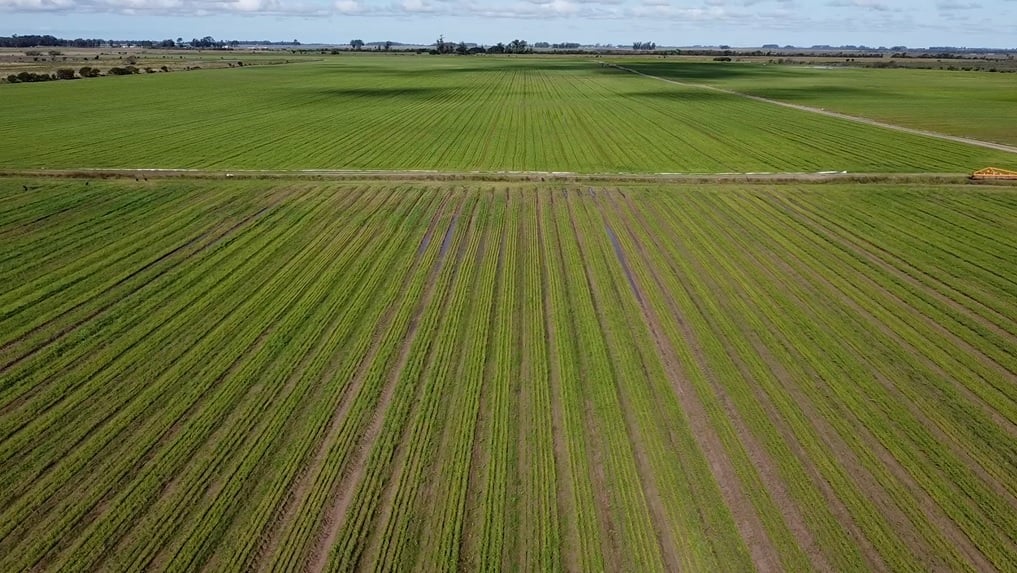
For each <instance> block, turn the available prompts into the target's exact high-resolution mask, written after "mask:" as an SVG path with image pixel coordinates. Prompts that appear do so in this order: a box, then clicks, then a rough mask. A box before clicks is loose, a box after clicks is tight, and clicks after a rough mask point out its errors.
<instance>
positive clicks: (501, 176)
mask: <svg viewBox="0 0 1017 573" xmlns="http://www.w3.org/2000/svg"><path fill="white" fill-rule="evenodd" d="M633 73H638V72H633ZM644 75H645V74H644ZM648 77H654V78H655V76H648ZM656 79H660V80H661V81H668V82H670V81H671V80H665V79H663V78H656ZM673 83H674V82H673ZM679 85H688V86H692V87H702V88H706V89H719V88H710V87H709V86H695V85H694V84H679ZM739 95H744V94H739ZM744 97H755V96H744ZM772 103H775V104H779V105H787V104H783V103H781V102H777V101H773V102H772ZM831 113H832V112H831ZM844 117H846V118H848V119H854V120H859V118H851V117H850V116H844ZM886 127H890V128H893V129H898V128H897V127H893V126H890V125H888V124H887V125H886ZM899 129H909V128H899ZM1012 152H1013V153H1017V148H1012ZM970 175H971V174H970V173H946V172H944V173H936V172H912V173H875V172H873V173H863V172H848V171H782V172H778V171H745V172H713V173H710V172H620V171H619V172H579V171H516V170H469V171H454V170H414V169H341V168H337V169H290V170H285V169H281V170H267V169H266V170H262V169H242V170H225V169H151V168H108V169H107V168H101V169H93V168H68V169H8V168H2V167H0V179H3V178H7V179H83V180H86V181H87V180H91V179H95V180H130V179H134V180H136V181H139V182H143V184H148V183H151V182H153V181H157V180H225V181H252V180H257V181H271V180H309V181H343V182H363V181H398V182H406V181H412V182H452V181H455V182H462V181H467V182H521V183H522V182H526V183H548V182H549V183H562V182H565V183H578V182H582V183H598V182H600V183H685V184H697V183H702V184H722V183H727V184H745V183H766V184H800V183H900V184H905V183H925V184H967V183H970V179H969V177H970ZM979 184H981V185H995V186H1013V185H1014V184H1013V182H1012V181H1011V182H1007V181H993V182H979ZM26 187H28V188H29V190H30V191H31V190H32V187H31V186H30V185H26Z"/></svg>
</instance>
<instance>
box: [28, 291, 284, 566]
mask: <svg viewBox="0 0 1017 573" xmlns="http://www.w3.org/2000/svg"><path fill="white" fill-rule="evenodd" d="M272 276H273V277H274V276H276V275H275V274H273V275H272ZM265 280H266V281H267V280H269V279H265ZM236 308H239V307H238V306H236V307H234V308H233V309H232V310H231V311H230V312H231V313H232V312H234V311H235V310H236ZM273 329H274V325H269V326H266V327H265V329H263V330H262V331H261V333H260V335H259V336H258V337H256V338H255V340H254V342H252V343H251V345H249V346H248V350H245V351H244V352H242V353H241V354H242V355H243V356H251V355H252V354H251V351H250V349H251V348H252V347H258V348H260V345H263V344H264V342H265V338H267V336H268V335H269V333H270V332H271V331H272V330H273ZM210 332H211V331H209V332H206V333H205V334H204V335H202V338H204V337H207V336H209V333H210ZM255 349H257V348H255ZM228 370H231V367H227V369H226V370H224V371H228ZM226 379H227V378H225V377H223V375H220V376H219V377H218V378H217V382H218V381H222V380H226ZM213 389H215V386H214V385H211V386H208V387H207V388H206V390H205V391H203V392H201V393H200V394H199V395H198V397H197V398H196V401H195V402H194V403H192V404H191V405H190V406H189V407H188V408H187V411H188V412H191V411H194V410H195V409H196V407H197V404H200V403H201V402H202V401H203V400H204V398H205V397H206V396H207V395H208V394H209V392H211V390H213ZM115 413H116V412H111V413H110V414H109V415H108V416H107V417H106V418H104V419H103V420H102V421H100V424H103V423H106V421H107V420H108V419H110V418H112V417H113V416H114V414H115ZM180 420H181V418H179V417H178V418H177V419H176V420H174V422H173V424H172V425H171V426H170V429H169V430H167V431H168V432H175V431H178V430H179V429H180V425H181V423H182V422H180ZM144 421H145V419H144V418H143V417H141V416H140V415H138V416H136V417H135V418H134V419H132V420H131V424H130V425H128V426H126V427H125V428H123V429H121V430H119V431H118V432H117V435H121V434H125V433H127V432H129V431H130V429H131V428H132V427H135V426H137V425H139V424H142V423H144ZM96 427H98V426H96ZM91 431H94V428H93V430H90V432H89V433H88V434H85V435H84V436H82V437H81V438H80V439H79V440H78V443H85V442H86V441H87V440H88V439H90V436H91ZM170 437H172V434H169V435H167V434H166V433H165V432H164V433H163V434H161V435H160V437H159V438H157V440H156V441H155V442H154V443H156V444H158V443H172V441H171V440H170V439H169V438H170ZM112 439H115V438H111V440H112ZM154 447H155V446H151V447H150V448H149V449H147V450H146V452H144V454H143V459H147V460H148V461H150V460H151V459H153V458H154V455H155V452H156V450H155V449H153V448H154ZM141 468H142V466H141V465H140V464H135V465H134V466H132V467H130V468H126V469H125V470H124V472H125V473H124V474H122V475H121V478H122V479H120V483H127V482H126V478H124V476H128V477H130V476H134V475H137V473H138V472H139V471H140V470H141ZM173 479H174V480H175V479H176V477H174V478H173ZM65 487H69V486H65ZM161 487H162V490H165V489H166V487H167V486H166V484H163V485H162V486H161ZM116 493H118V490H116V489H115V488H114V489H111V490H109V491H108V492H106V493H105V494H104V495H103V497H102V498H101V499H99V500H98V501H96V502H95V507H93V509H96V508H98V509H100V510H104V509H105V507H106V506H108V504H109V503H110V502H109V500H108V498H109V497H110V496H112V495H115V494H116ZM56 495H57V494H56V493H54V494H52V495H51V496H50V498H49V499H53V498H55V496H56ZM47 503H50V502H49V500H47ZM53 503H56V502H53ZM86 525H87V524H86ZM48 557H52V555H48V556H47V558H48Z"/></svg>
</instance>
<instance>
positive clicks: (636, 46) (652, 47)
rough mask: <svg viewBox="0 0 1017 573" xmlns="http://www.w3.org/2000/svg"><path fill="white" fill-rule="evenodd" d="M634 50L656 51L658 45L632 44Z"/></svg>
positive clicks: (653, 43)
mask: <svg viewBox="0 0 1017 573" xmlns="http://www.w3.org/2000/svg"><path fill="white" fill-rule="evenodd" d="M632 49H633V50H636V51H640V50H656V49H657V44H656V43H655V42H632Z"/></svg>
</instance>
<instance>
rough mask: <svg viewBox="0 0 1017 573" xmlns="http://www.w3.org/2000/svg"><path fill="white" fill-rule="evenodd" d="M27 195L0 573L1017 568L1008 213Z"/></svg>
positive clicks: (695, 191) (356, 196)
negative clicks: (30, 572) (16, 572)
mask: <svg viewBox="0 0 1017 573" xmlns="http://www.w3.org/2000/svg"><path fill="white" fill-rule="evenodd" d="M562 66H563V69H562V70H561V73H563V74H564V75H565V76H566V77H567V78H569V79H570V81H575V82H577V83H579V84H582V83H583V82H593V84H596V83H597V80H595V79H591V78H588V77H586V76H585V72H584V71H583V70H582V69H581V68H580V69H573V68H567V67H565V66H564V64H562ZM506 68H507V69H504V70H500V71H499V73H501V74H503V75H505V76H506V77H504V78H502V79H503V80H504V81H505V82H507V85H509V86H511V91H510V93H539V92H540V90H545V91H553V90H556V89H558V88H559V86H558V84H556V83H549V80H548V78H549V77H550V76H548V75H547V74H543V73H542V71H536V72H535V71H532V70H531V71H529V72H527V73H519V70H518V69H516V68H514V67H513V66H511V65H507V66H506ZM463 73H464V74H466V75H467V76H470V75H471V74H473V79H472V80H471V81H473V80H476V81H478V82H479V85H478V86H475V88H476V89H481V90H483V89H484V88H485V87H486V85H485V84H483V82H480V81H479V79H478V78H481V77H483V74H480V75H477V73H479V72H463ZM392 81H395V80H392ZM464 81H465V80H464ZM604 81H615V80H613V79H612V80H604ZM593 87H594V88H595V85H594V86H593ZM591 89H593V88H591ZM618 89H622V88H620V87H619V88H618ZM485 93H486V92H485ZM417 95H418V96H419V97H422V98H431V97H432V94H426V93H421V94H417ZM488 95H489V96H490V97H500V94H497V93H494V92H492V93H488ZM349 97H351V98H352V99H353V100H354V101H355V102H358V103H359V104H364V103H365V102H364V101H362V100H369V99H370V97H367V96H366V95H364V94H350V95H349ZM382 97H395V96H382ZM553 97H554V98H577V99H579V100H583V99H584V98H587V97H588V95H584V94H570V93H567V92H560V93H558V92H556V93H555V95H554V96H553ZM540 107H541V106H540V105H537V106H536V107H535V109H540ZM492 109H494V110H495V112H496V113H497V114H499V115H498V117H497V118H495V117H491V118H489V120H490V121H499V122H501V121H510V122H511V121H520V119H519V114H524V113H530V111H527V110H526V109H523V108H522V107H513V106H508V105H502V106H499V107H497V108H492ZM531 111H532V110H531ZM543 111H544V112H546V111H547V109H544V110H543ZM612 113H614V112H612ZM527 121H528V120H527ZM616 121H619V122H620V121H623V117H622V116H618V117H617V118H616ZM436 125H437V124H436ZM591 129H592V127H591ZM590 133H591V134H596V131H590ZM490 143H491V144H492V145H494V146H506V147H505V149H508V147H509V146H510V145H511V144H510V142H509V141H508V140H505V139H492V140H491V141H490ZM597 145H610V144H609V143H603V142H602V143H599V144H598V143H594V142H592V141H589V140H586V141H577V142H575V143H574V145H573V144H570V145H568V146H565V147H562V148H561V149H563V150H566V151H565V152H568V151H567V150H570V149H573V150H574V149H578V148H580V147H581V146H588V147H591V148H592V147H595V146H597ZM492 149H493V148H492ZM513 149H514V151H513V153H520V154H522V155H520V157H526V153H527V150H526V149H525V147H522V148H518V149H515V148H513ZM32 184H33V187H35V188H34V189H33V190H31V191H29V192H26V191H25V189H24V187H22V185H23V184H22V183H20V182H17V181H12V180H11V181H7V180H5V181H0V205H3V206H6V210H0V246H2V247H3V248H0V277H2V278H3V279H4V280H3V282H2V283H0V284H3V285H4V286H3V288H2V289H0V358H2V362H0V569H3V570H32V569H35V570H67V571H80V570H113V571H128V570H195V569H204V570H216V571H240V570H244V571H250V570H259V571H268V570H291V571H324V570H354V569H357V570H364V569H373V570H393V569H395V570H421V571H436V570H460V569H465V570H485V571H497V570H516V569H519V570H542V571H545V570H546V571H577V570H602V569H607V570H638V571H668V570H751V569H766V570H795V571H798V570H881V569H893V570H897V569H900V570H911V569H921V570H939V569H946V570H958V571H964V570H972V571H973V570H992V569H998V570H1011V569H1013V568H1014V567H1015V566H1017V562H1015V561H1014V555H1017V518H1015V517H1014V516H1015V515H1017V487H1015V485H1014V482H1013V479H1012V476H1013V475H1014V474H1015V473H1017V448H1015V446H1014V444H1015V443H1017V440H1015V438H1017V394H1015V391H1014V388H1015V387H1017V386H1015V382H1017V373H1015V369H1017V364H1015V362H1014V358H1013V357H1014V356H1015V355H1017V336H1015V333H1017V322H1015V320H1014V316H1017V308H1015V303H1014V301H1015V300H1017V298H1015V296H1014V295H1015V294H1017V266H1015V264H1014V261H1017V252H1015V246H1014V243H1013V241H1012V239H1011V238H1010V237H1011V236H1012V233H1013V231H1014V230H1015V229H1017V227H1015V225H1014V223H1013V221H1014V219H1015V218H1017V199H1015V197H1017V195H1015V194H1014V193H1013V190H1012V189H1011V188H1007V187H993V188H968V187H964V188H956V187H942V188H931V189H930V188H924V187H908V186H904V187H896V188H885V187H881V186H875V185H866V186H854V187H851V186H838V185H821V186H815V187H810V186H803V187H793V186H782V187H777V188H773V187H768V188H763V187H752V186H749V187H740V186H735V185H725V186H720V187H710V186H697V187H680V188H679V187H665V188H656V187H648V188H643V187H633V188H621V189H601V188H592V187H581V188H577V187H566V188H547V187H544V186H541V185H530V184H525V185H524V184H519V185H514V186H505V185H503V186H473V185H471V186H463V185H456V186H451V185H444V184H417V185H405V184H352V183H346V184H322V183H301V184H297V183H292V182H282V181H277V182H273V183H272V184H267V183H265V182H242V181H239V182H215V183H211V182H206V183H197V182H184V183H176V182H175V183H165V184H155V185H149V184H145V183H140V182H139V183H138V184H135V183H134V182H129V183H124V182H93V183H92V184H91V185H88V186H86V185H83V184H82V183H80V182H75V181H71V182H40V181H34V182H33V183H32Z"/></svg>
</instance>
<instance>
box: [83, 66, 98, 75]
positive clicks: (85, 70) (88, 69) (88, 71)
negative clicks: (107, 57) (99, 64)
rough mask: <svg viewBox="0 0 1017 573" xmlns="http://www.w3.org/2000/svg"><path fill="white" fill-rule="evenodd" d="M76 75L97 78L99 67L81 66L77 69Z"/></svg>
mask: <svg viewBox="0 0 1017 573" xmlns="http://www.w3.org/2000/svg"><path fill="white" fill-rule="evenodd" d="M78 75H80V76H81V77H83V78H97V77H99V68H93V67H91V66H83V67H82V68H81V69H80V70H78Z"/></svg>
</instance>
